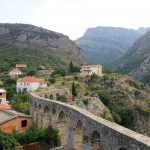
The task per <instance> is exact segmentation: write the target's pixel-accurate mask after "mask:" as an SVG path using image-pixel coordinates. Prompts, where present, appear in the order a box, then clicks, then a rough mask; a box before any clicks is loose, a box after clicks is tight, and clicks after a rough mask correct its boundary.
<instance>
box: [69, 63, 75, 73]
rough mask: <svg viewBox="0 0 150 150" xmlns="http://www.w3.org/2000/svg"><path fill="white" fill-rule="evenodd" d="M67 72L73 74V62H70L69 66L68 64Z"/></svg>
mask: <svg viewBox="0 0 150 150" xmlns="http://www.w3.org/2000/svg"><path fill="white" fill-rule="evenodd" d="M69 71H70V73H73V72H74V65H73V62H72V61H71V62H70V64H69Z"/></svg>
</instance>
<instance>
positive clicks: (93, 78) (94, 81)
mask: <svg viewBox="0 0 150 150" xmlns="http://www.w3.org/2000/svg"><path fill="white" fill-rule="evenodd" d="M98 80H99V77H98V76H97V75H96V74H95V73H94V74H92V75H91V76H90V79H89V82H90V83H96V82H97V81H98Z"/></svg>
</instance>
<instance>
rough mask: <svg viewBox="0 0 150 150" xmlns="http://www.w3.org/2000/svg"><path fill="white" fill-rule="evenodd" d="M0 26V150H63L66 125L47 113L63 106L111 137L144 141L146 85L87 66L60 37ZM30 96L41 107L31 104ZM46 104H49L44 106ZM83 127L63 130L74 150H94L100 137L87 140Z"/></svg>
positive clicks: (148, 112)
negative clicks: (130, 134)
mask: <svg viewBox="0 0 150 150" xmlns="http://www.w3.org/2000/svg"><path fill="white" fill-rule="evenodd" d="M2 26H3V27H2V31H3V33H2V35H3V36H0V52H3V51H6V53H2V55H3V56H2V59H1V60H0V129H1V130H0V149H2V148H3V149H4V150H5V149H6V150H7V149H9V148H10V147H11V148H12V150H24V147H26V149H28V147H30V148H31V149H33V150H34V149H35V147H40V148H39V149H43V148H44V149H43V150H49V149H52V150H54V149H55V148H56V147H57V148H58V149H59V150H62V149H63V150H66V149H65V148H66V142H65V140H66V135H67V120H65V115H64V114H63V110H62V108H63V107H59V109H60V110H62V113H61V112H60V114H59V115H60V116H59V117H60V118H59V119H60V120H59V121H56V118H57V117H58V116H57V115H56V110H55V109H52V110H50V108H51V107H52V106H55V104H61V105H62V106H66V107H68V106H69V107H70V108H71V111H68V112H69V113H72V110H73V109H74V108H76V109H75V110H76V111H77V110H79V112H78V111H77V113H78V115H77V116H78V117H81V116H82V115H81V114H82V112H84V111H85V114H86V115H89V114H90V116H92V115H94V117H93V118H95V117H98V119H97V120H96V121H99V120H101V119H102V120H103V122H104V125H105V123H108V124H109V125H110V124H111V125H112V126H113V127H115V130H116V131H117V132H118V130H124V131H126V128H128V129H131V130H133V131H135V132H138V133H140V134H142V137H143V136H144V138H143V139H145V137H146V136H150V119H149V116H150V95H149V93H150V87H149V85H148V84H146V83H143V82H141V81H138V80H136V79H134V78H133V77H131V76H128V75H124V74H119V73H116V72H113V71H112V70H110V69H107V68H105V67H103V65H102V64H97V63H93V64H87V63H86V61H85V60H84V57H83V54H82V52H81V49H80V48H79V47H77V46H76V44H75V43H74V42H72V41H71V40H70V39H69V38H68V37H67V36H64V35H63V34H59V33H56V32H53V31H49V30H46V29H43V28H39V27H36V26H31V25H22V24H17V25H15V24H13V25H11V24H2ZM2 31H1V30H0V32H2ZM6 39H7V40H6ZM8 39H9V40H8ZM4 41H7V42H5V43H4ZM8 41H9V42H8ZM33 41H34V42H33ZM18 52H19V53H18ZM33 54H35V55H33ZM11 56H12V57H11ZM18 56H19V57H18ZM33 95H34V96H35V97H34V98H35V99H38V101H40V102H42V101H44V107H45V108H42V106H41V104H37V103H36V102H35V103H32V102H31V101H32V100H33V99H34V98H33V99H32V96H33ZM51 101H54V102H55V103H54V104H52V105H51V106H48V105H47V102H51ZM50 111H51V112H50ZM80 113H81V114H80ZM80 115H81V116H80ZM86 115H85V116H86ZM51 117H52V118H51ZM74 119H75V118H73V119H72V120H71V123H74V122H75V121H74ZM107 121H108V122H107ZM56 124H57V126H59V127H60V128H61V129H59V128H58V127H57V126H56ZM89 124H90V123H89ZM87 126H88V125H87ZM92 126H93V127H94V128H96V127H95V126H94V125H92ZM106 126H107V125H106ZM122 126H123V127H125V128H123V129H122ZM83 127H85V126H82V123H81V120H79V121H78V122H77V124H76V129H75V128H74V127H71V128H69V129H72V131H73V132H74V133H75V139H74V141H75V143H76V145H75V146H76V147H75V146H74V149H76V150H82V149H83V145H86V144H87V145H90V144H88V142H90V141H91V145H90V146H91V147H92V148H91V149H92V150H99V148H100V147H101V145H100V142H99V141H101V138H100V134H99V133H98V132H96V133H95V131H93V133H92V134H90V135H87V134H85V131H84V130H83ZM113 127H112V128H113ZM117 127H118V129H116V128H117ZM120 128H121V129H120ZM75 130H77V131H75ZM89 130H91V129H89ZM131 130H129V131H128V132H133V131H131ZM91 131H92V130H91ZM119 132H120V131H119ZM135 132H134V133H135ZM138 133H136V134H138ZM119 134H120V133H119ZM123 134H124V133H123ZM133 135H134V134H133ZM90 136H91V137H90ZM138 136H141V135H139V134H138ZM146 138H147V137H146ZM1 139H2V140H1ZM6 139H7V140H6ZM123 140H124V139H123ZM142 142H143V141H142ZM9 143H11V144H9ZM9 146H10V147H9ZM16 148H17V149H16ZM26 149H25V150H26ZM69 150H70V149H69ZM87 150H88V148H87ZM118 150H126V149H122V148H121V149H120V148H119V149H118Z"/></svg>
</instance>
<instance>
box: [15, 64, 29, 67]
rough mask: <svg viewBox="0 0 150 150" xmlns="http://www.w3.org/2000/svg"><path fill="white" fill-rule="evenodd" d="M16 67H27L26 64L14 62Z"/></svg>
mask: <svg viewBox="0 0 150 150" xmlns="http://www.w3.org/2000/svg"><path fill="white" fill-rule="evenodd" d="M16 67H27V64H16Z"/></svg>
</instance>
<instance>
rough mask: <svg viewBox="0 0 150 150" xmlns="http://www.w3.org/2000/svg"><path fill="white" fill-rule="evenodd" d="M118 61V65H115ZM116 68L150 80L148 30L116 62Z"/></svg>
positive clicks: (149, 38)
mask: <svg viewBox="0 0 150 150" xmlns="http://www.w3.org/2000/svg"><path fill="white" fill-rule="evenodd" d="M118 62H119V65H117V64H118ZM116 66H117V67H116V68H115V69H116V70H119V71H120V72H122V73H128V74H129V75H132V76H133V77H135V78H137V79H139V80H143V81H145V82H146V83H148V82H150V32H148V33H147V34H145V35H144V36H142V37H141V38H140V39H138V40H137V41H136V42H135V43H134V44H133V46H132V47H131V48H130V49H129V50H128V51H127V53H126V54H125V55H124V56H123V57H122V58H121V59H120V60H118V61H117V62H116Z"/></svg>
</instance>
